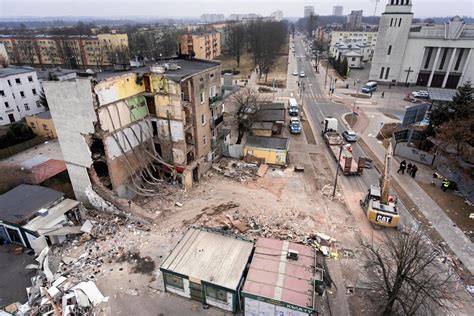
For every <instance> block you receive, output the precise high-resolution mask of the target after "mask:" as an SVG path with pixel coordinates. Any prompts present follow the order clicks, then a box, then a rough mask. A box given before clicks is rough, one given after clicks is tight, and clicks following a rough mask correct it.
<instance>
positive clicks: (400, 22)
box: [398, 18, 402, 27]
mask: <svg viewBox="0 0 474 316" xmlns="http://www.w3.org/2000/svg"><path fill="white" fill-rule="evenodd" d="M400 25H402V18H400V20H398V27H400Z"/></svg>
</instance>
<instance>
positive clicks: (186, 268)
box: [161, 228, 253, 290]
mask: <svg viewBox="0 0 474 316" xmlns="http://www.w3.org/2000/svg"><path fill="white" fill-rule="evenodd" d="M252 249H253V243H251V242H249V241H244V240H241V239H237V238H235V237H231V236H225V235H221V234H218V233H212V232H208V231H205V230H201V229H196V228H191V229H189V230H188V231H187V232H186V234H185V235H184V236H183V238H182V239H181V241H180V242H179V243H178V245H177V246H176V247H175V249H173V251H172V252H171V254H170V255H169V256H168V258H166V260H165V261H164V263H163V264H162V265H161V269H164V270H167V271H170V272H174V273H178V274H181V275H185V276H188V277H191V278H194V279H198V280H202V281H205V282H208V283H212V284H215V285H218V286H222V287H224V288H227V289H232V290H236V289H237V286H238V285H239V282H240V280H241V278H242V274H243V272H244V269H245V266H246V265H247V262H248V260H249V257H250V254H251V253H252Z"/></svg>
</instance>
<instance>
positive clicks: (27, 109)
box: [24, 103, 30, 111]
mask: <svg viewBox="0 0 474 316" xmlns="http://www.w3.org/2000/svg"><path fill="white" fill-rule="evenodd" d="M24 106H25V111H29V110H30V106H29V105H28V103H25V105H24Z"/></svg>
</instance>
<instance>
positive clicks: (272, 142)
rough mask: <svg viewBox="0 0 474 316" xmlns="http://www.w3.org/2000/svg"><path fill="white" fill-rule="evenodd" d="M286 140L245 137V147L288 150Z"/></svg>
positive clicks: (281, 138) (280, 138)
mask: <svg viewBox="0 0 474 316" xmlns="http://www.w3.org/2000/svg"><path fill="white" fill-rule="evenodd" d="M288 143H289V141H288V138H283V137H264V136H247V143H246V144H245V146H246V147H260V148H269V149H285V150H287V149H288Z"/></svg>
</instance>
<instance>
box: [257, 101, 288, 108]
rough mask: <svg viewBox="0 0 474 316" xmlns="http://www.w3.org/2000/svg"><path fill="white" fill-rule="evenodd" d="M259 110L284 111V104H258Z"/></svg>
mask: <svg viewBox="0 0 474 316" xmlns="http://www.w3.org/2000/svg"><path fill="white" fill-rule="evenodd" d="M259 106H260V109H261V110H281V109H285V103H281V102H268V103H267V102H262V103H260V104H259Z"/></svg>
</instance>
